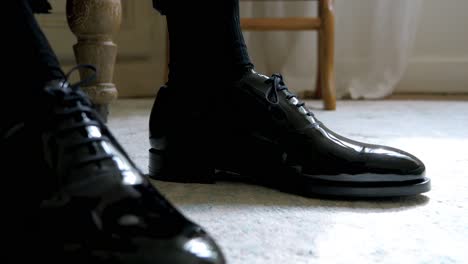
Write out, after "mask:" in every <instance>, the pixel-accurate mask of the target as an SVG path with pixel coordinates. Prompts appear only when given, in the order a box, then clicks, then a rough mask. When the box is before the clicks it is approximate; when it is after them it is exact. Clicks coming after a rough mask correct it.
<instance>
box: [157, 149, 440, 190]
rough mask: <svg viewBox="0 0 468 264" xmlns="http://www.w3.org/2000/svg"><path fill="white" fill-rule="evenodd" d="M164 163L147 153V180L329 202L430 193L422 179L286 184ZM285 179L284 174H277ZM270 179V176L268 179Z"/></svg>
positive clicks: (300, 177) (307, 179)
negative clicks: (247, 187)
mask: <svg viewBox="0 0 468 264" xmlns="http://www.w3.org/2000/svg"><path fill="white" fill-rule="evenodd" d="M161 164H163V160H162V158H161V155H159V154H158V153H157V151H155V150H153V149H151V150H150V163H149V174H148V177H150V178H151V179H154V180H159V181H167V182H179V183H199V184H214V183H216V182H217V181H224V182H243V183H248V184H255V185H261V186H265V187H268V188H272V189H277V190H279V191H282V192H286V193H292V194H297V195H301V196H306V197H316V196H319V197H330V198H390V197H403V196H414V195H418V194H422V193H425V192H428V191H430V190H431V180H430V179H429V178H426V177H423V178H421V179H416V180H410V181H398V182H395V181H393V182H390V181H388V182H385V181H379V182H354V181H327V180H321V179H314V178H313V176H307V175H304V174H297V173H295V172H292V173H293V174H295V175H296V176H295V177H294V179H295V180H294V181H291V179H292V177H288V182H286V181H284V180H282V179H281V178H276V177H266V179H268V181H265V180H262V179H258V178H256V177H253V176H257V175H260V174H261V173H260V172H259V173H255V174H256V175H252V177H248V176H245V175H239V174H236V173H229V172H225V171H216V170H215V169H214V168H203V169H196V170H195V169H193V167H192V169H190V168H179V169H183V170H185V171H179V172H176V173H171V172H169V171H161V169H160V168H162V166H161ZM280 174H282V175H284V174H283V173H280ZM270 176H271V175H270Z"/></svg>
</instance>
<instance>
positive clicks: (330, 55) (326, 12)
mask: <svg viewBox="0 0 468 264" xmlns="http://www.w3.org/2000/svg"><path fill="white" fill-rule="evenodd" d="M319 16H320V18H321V20H322V26H321V28H320V31H319V42H320V43H319V50H320V55H319V68H320V72H319V73H320V78H319V83H320V86H321V87H322V89H321V90H322V96H323V100H324V104H325V105H324V106H325V109H326V110H335V109H336V95H335V93H336V90H335V10H334V8H333V0H320V2H319Z"/></svg>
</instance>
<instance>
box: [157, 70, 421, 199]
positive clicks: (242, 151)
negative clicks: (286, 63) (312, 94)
mask: <svg viewBox="0 0 468 264" xmlns="http://www.w3.org/2000/svg"><path fill="white" fill-rule="evenodd" d="M169 90H170V88H167V87H164V88H163V89H161V91H160V94H158V97H157V99H156V101H155V105H154V106H153V110H152V116H151V119H150V143H151V146H152V148H151V149H150V166H149V168H150V176H151V177H153V178H155V179H159V180H168V181H181V182H214V181H216V180H236V181H237V180H239V181H248V182H253V183H257V184H261V185H265V186H269V187H273V188H277V189H280V190H284V191H288V192H292V193H296V194H301V195H305V196H314V195H322V196H323V195H324V196H341V197H389V196H407V195H415V194H420V193H423V192H427V191H429V190H430V180H429V179H427V178H426V177H425V166H424V164H423V163H422V162H421V161H420V160H419V159H418V158H416V157H414V156H413V155H411V154H409V153H406V152H404V151H401V150H398V149H395V148H390V147H386V146H379V145H371V144H366V143H361V142H357V141H354V140H350V139H347V138H345V137H343V136H340V135H338V134H336V133H335V132H333V131H331V130H330V129H328V128H327V127H326V126H324V125H323V124H322V123H321V122H320V121H319V120H318V119H317V118H316V117H315V116H314V115H313V114H312V113H311V112H310V111H309V110H308V109H307V108H306V107H305V106H304V104H303V103H301V102H299V100H298V99H297V98H296V96H295V95H294V94H292V93H291V92H289V91H288V89H287V87H286V85H285V83H284V82H283V78H282V76H280V75H273V76H272V77H267V76H264V75H261V74H258V73H256V72H255V71H250V72H247V73H246V74H245V75H244V77H243V78H242V79H241V80H240V81H239V82H237V83H235V84H234V85H232V86H230V87H229V89H226V94H225V95H224V98H220V101H222V102H223V105H222V107H220V108H217V109H214V110H213V111H214V112H215V113H214V114H212V117H210V122H206V121H205V124H203V125H198V126H197V125H196V123H197V122H198V121H194V120H200V119H202V118H200V117H199V115H195V116H196V117H197V118H195V119H194V118H193V117H190V116H188V115H185V117H186V118H184V119H182V121H180V118H179V119H177V118H174V116H171V111H174V110H171V103H170V101H171V99H170V98H169V97H170V92H169ZM172 100H173V99H172ZM168 102H169V103H168ZM213 105H214V104H213ZM188 112H190V111H188ZM167 119H170V120H172V121H171V122H172V123H171V122H167ZM174 120H178V121H174ZM187 120H188V121H187ZM175 122H179V124H174V123H175ZM188 122H191V123H188ZM206 123H208V124H206ZM210 123H211V124H210ZM200 124H201V123H200ZM178 125H179V128H178V129H176V130H177V131H179V132H178V133H179V134H178V135H177V134H176V133H175V132H174V131H171V129H170V128H171V127H177V126H178ZM182 127H185V129H183V128H182ZM200 127H206V129H204V131H205V133H207V135H208V133H209V134H210V135H209V136H206V135H205V136H203V133H204V132H203V129H201V128H200ZM191 130H194V131H198V132H197V136H195V137H192V136H191V135H190V133H191V132H190V131H191ZM180 131H183V132H182V133H181V132H180ZM171 137H172V138H171ZM174 141H179V142H182V143H180V144H178V143H175V144H174V143H173V142H174ZM201 150H205V152H208V153H211V154H210V155H205V154H202V153H203V152H202V151H201ZM181 153H182V154H181Z"/></svg>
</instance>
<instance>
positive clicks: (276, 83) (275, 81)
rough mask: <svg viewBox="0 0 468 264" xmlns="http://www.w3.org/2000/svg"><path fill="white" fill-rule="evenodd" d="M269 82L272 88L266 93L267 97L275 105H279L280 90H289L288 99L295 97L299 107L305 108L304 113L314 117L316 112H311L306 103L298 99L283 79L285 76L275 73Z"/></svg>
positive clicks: (296, 104)
mask: <svg viewBox="0 0 468 264" xmlns="http://www.w3.org/2000/svg"><path fill="white" fill-rule="evenodd" d="M265 82H266V83H267V84H271V86H270V88H268V90H267V92H266V94H265V99H266V100H267V101H268V102H269V103H270V104H273V105H278V104H279V95H278V92H281V91H288V95H287V96H286V99H287V100H289V101H290V100H291V99H293V98H294V101H295V102H296V103H292V104H294V105H295V106H296V107H297V108H298V109H304V112H301V113H303V114H304V115H306V116H311V117H314V114H313V113H312V112H310V111H309V110H308V109H307V108H306V107H305V103H303V102H300V101H299V99H297V96H296V95H294V94H292V93H291V92H290V91H289V90H288V87H287V86H286V84H285V83H284V81H283V76H282V75H281V74H273V75H272V76H271V77H270V78H269V79H267V80H266V81H265Z"/></svg>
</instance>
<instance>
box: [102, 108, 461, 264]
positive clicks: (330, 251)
mask: <svg viewBox="0 0 468 264" xmlns="http://www.w3.org/2000/svg"><path fill="white" fill-rule="evenodd" d="M151 104H152V100H148V99H145V100H119V101H118V102H116V103H115V104H114V105H113V106H112V109H111V112H112V113H111V117H110V122H109V124H110V127H111V129H112V130H113V131H114V134H115V135H116V136H117V138H118V139H119V140H120V141H121V143H122V145H123V146H124V147H125V148H126V149H127V151H128V152H129V154H130V155H131V156H132V158H134V159H135V161H136V163H137V164H138V165H139V166H140V167H141V168H142V169H143V171H145V172H146V171H147V151H148V128H147V124H148V115H149V110H150V107H151ZM308 105H309V107H311V108H312V109H314V108H315V109H316V110H315V111H314V112H315V113H316V116H317V117H318V118H319V119H320V120H321V121H323V122H324V123H325V124H326V125H327V126H328V127H329V128H331V129H333V130H334V131H336V132H338V133H340V134H342V135H344V136H348V137H351V138H353V139H356V140H362V141H366V142H370V143H378V144H386V145H391V146H394V147H398V148H402V149H404V150H406V151H409V152H411V153H413V154H415V155H416V156H418V157H420V158H421V160H422V161H424V162H425V164H426V167H427V175H428V177H430V178H431V179H432V184H433V190H432V191H431V192H429V193H427V194H425V195H420V196H416V197H411V198H400V199H392V200H377V201H346V200H325V199H309V198H302V197H299V196H294V195H289V194H285V193H281V192H278V191H275V190H271V189H267V188H263V187H257V186H250V185H244V184H232V183H219V184H215V185H198V184H174V183H163V182H157V181H154V184H155V185H156V186H157V188H158V189H159V190H160V191H161V192H162V193H163V194H164V195H166V197H168V198H169V199H170V201H172V202H173V204H175V205H176V206H177V207H178V208H179V209H180V210H181V211H182V212H183V213H184V214H185V215H186V216H187V217H189V218H190V219H192V220H194V221H195V222H197V223H199V224H200V225H202V226H203V227H204V228H205V229H206V230H207V231H208V232H209V233H211V234H212V236H213V237H214V238H215V239H216V240H217V241H218V243H219V244H220V246H221V247H222V249H223V251H224V253H225V255H226V257H227V259H228V263H231V264H257V263H258V264H260V263H262V264H263V263H264V264H294V263H346V264H348V263H468V205H467V202H468V102H456V101H451V102H448V101H445V102H444V101H342V102H339V103H338V110H337V111H335V112H326V111H322V110H319V109H318V108H319V107H320V106H321V103H320V102H319V101H310V102H308Z"/></svg>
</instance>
